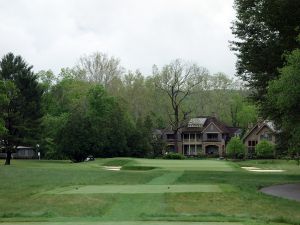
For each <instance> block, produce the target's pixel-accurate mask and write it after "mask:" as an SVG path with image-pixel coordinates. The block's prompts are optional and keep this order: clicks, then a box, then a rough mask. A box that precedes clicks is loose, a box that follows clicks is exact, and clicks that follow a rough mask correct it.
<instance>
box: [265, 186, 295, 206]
mask: <svg viewBox="0 0 300 225" xmlns="http://www.w3.org/2000/svg"><path fill="white" fill-rule="evenodd" d="M260 191H261V192H263V193H265V194H268V195H274V196H277V197H282V198H287V199H290V200H295V201H299V202H300V183H298V184H282V185H274V186H270V187H265V188H262V189H261V190H260Z"/></svg>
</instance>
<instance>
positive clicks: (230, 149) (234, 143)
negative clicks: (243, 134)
mask: <svg viewBox="0 0 300 225" xmlns="http://www.w3.org/2000/svg"><path fill="white" fill-rule="evenodd" d="M226 155H228V156H229V157H232V158H234V159H237V158H241V157H243V156H244V155H245V145H244V144H243V142H242V141H241V139H240V138H238V137H233V138H231V139H230V141H229V142H228V144H227V146H226Z"/></svg>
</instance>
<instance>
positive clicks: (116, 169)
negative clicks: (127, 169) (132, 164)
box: [103, 166, 122, 171]
mask: <svg viewBox="0 0 300 225" xmlns="http://www.w3.org/2000/svg"><path fill="white" fill-rule="evenodd" d="M103 168H104V169H105V170H111V171H120V170H121V168H122V167H121V166H103Z"/></svg>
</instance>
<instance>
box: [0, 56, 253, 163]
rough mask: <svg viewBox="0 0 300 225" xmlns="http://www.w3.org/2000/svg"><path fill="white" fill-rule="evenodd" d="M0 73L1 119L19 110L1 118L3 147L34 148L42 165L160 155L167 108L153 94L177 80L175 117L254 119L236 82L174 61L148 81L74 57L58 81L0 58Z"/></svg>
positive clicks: (114, 64)
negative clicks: (25, 80)
mask: <svg viewBox="0 0 300 225" xmlns="http://www.w3.org/2000/svg"><path fill="white" fill-rule="evenodd" d="M0 66H1V67H0V75H1V78H2V79H1V91H2V93H1V96H2V97H1V99H2V100H1V102H2V103H3V104H2V110H3V112H5V111H8V112H17V111H18V110H19V109H22V108H23V109H22V112H21V113H16V114H13V113H11V114H10V113H4V114H2V115H3V116H2V118H1V120H2V124H3V126H2V129H1V131H2V135H3V137H4V138H3V139H4V140H5V141H6V142H5V143H4V146H8V148H13V146H15V145H25V146H36V145H37V144H38V145H39V150H40V151H41V152H42V154H43V157H45V158H49V159H61V158H65V157H66V155H68V156H72V160H74V161H81V160H83V159H84V158H85V157H86V156H87V155H88V154H93V155H95V156H97V157H113V156H136V157H145V156H149V157H154V156H156V155H158V154H160V152H161V148H163V143H160V142H161V140H157V139H154V138H153V131H154V130H155V129H172V123H171V121H172V118H173V117H174V114H173V111H172V102H171V101H170V98H169V96H168V95H167V94H166V93H165V92H164V91H163V90H162V89H161V88H160V87H162V85H163V84H164V82H166V80H167V81H168V82H171V83H172V82H174V80H173V78H174V77H176V76H177V75H178V77H177V78H179V77H180V78H181V79H182V90H186V91H188V95H183V94H182V93H179V94H178V97H179V96H181V97H182V99H183V101H182V102H181V103H182V104H181V105H180V109H179V114H180V115H179V116H185V117H186V118H191V117H195V116H199V115H213V114H214V115H216V116H217V117H219V118H220V119H221V120H223V121H225V122H226V123H228V124H230V125H233V126H240V127H243V128H246V127H247V126H248V124H249V123H253V122H255V121H256V119H257V113H256V108H255V106H254V105H253V104H250V103H249V102H248V101H247V99H246V97H247V95H248V93H249V91H248V90H247V89H246V88H244V87H243V85H242V84H241V82H239V81H237V80H233V79H232V78H230V77H228V76H226V75H225V74H223V73H218V74H213V75H212V74H210V73H209V71H208V70H207V69H205V68H202V67H200V66H198V65H196V64H191V63H187V62H184V61H182V60H175V61H173V62H171V63H170V64H169V65H165V66H164V67H163V68H158V67H157V66H153V74H151V75H147V74H142V73H141V72H139V71H135V72H132V71H126V70H125V69H124V68H123V67H122V66H121V62H120V60H119V59H117V58H114V57H109V56H108V55H106V54H103V53H99V52H96V53H94V54H91V55H88V56H84V57H81V58H80V59H79V61H78V64H77V65H75V66H74V67H73V68H63V69H61V72H60V73H59V74H54V73H53V72H52V71H51V70H48V71H39V72H37V73H33V72H32V67H31V66H29V65H28V64H27V63H26V62H25V61H24V59H22V57H20V56H14V55H13V54H12V53H9V54H7V55H5V56H3V58H2V60H1V64H0ZM19 71H24V72H23V74H22V73H20V72H19ZM192 71H193V72H192ZM19 73H20V74H19ZM187 74H192V75H193V76H187ZM22 77H29V78H28V79H29V80H30V81H28V84H25V83H22V84H21V83H20V81H19V80H20V79H23V78H22ZM8 84H10V85H8ZM190 84H193V86H191V85H190ZM24 85H26V86H25V87H24ZM27 89H28V90H27ZM182 90H180V91H182ZM14 92H15V93H14ZM23 92H26V93H23ZM27 92H28V93H27ZM36 92H38V93H39V94H38V95H37V94H36ZM12 93H13V94H12ZM31 103H32V104H31ZM8 122H9V123H11V124H10V125H9V126H8ZM183 122H184V121H183ZM24 123H26V124H24ZM71 146H72V147H71ZM11 151H13V149H11ZM69 151H72V152H69Z"/></svg>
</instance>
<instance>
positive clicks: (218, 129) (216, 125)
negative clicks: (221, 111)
mask: <svg viewBox="0 0 300 225" xmlns="http://www.w3.org/2000/svg"><path fill="white" fill-rule="evenodd" d="M211 124H213V125H215V127H216V128H217V129H218V130H219V131H220V132H221V133H222V132H223V131H222V130H221V129H220V128H219V127H218V126H217V125H216V124H215V123H214V122H210V123H209V124H208V125H207V126H206V127H205V128H204V129H203V131H202V132H204V131H205V130H206V129H208V127H210V125H211Z"/></svg>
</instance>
